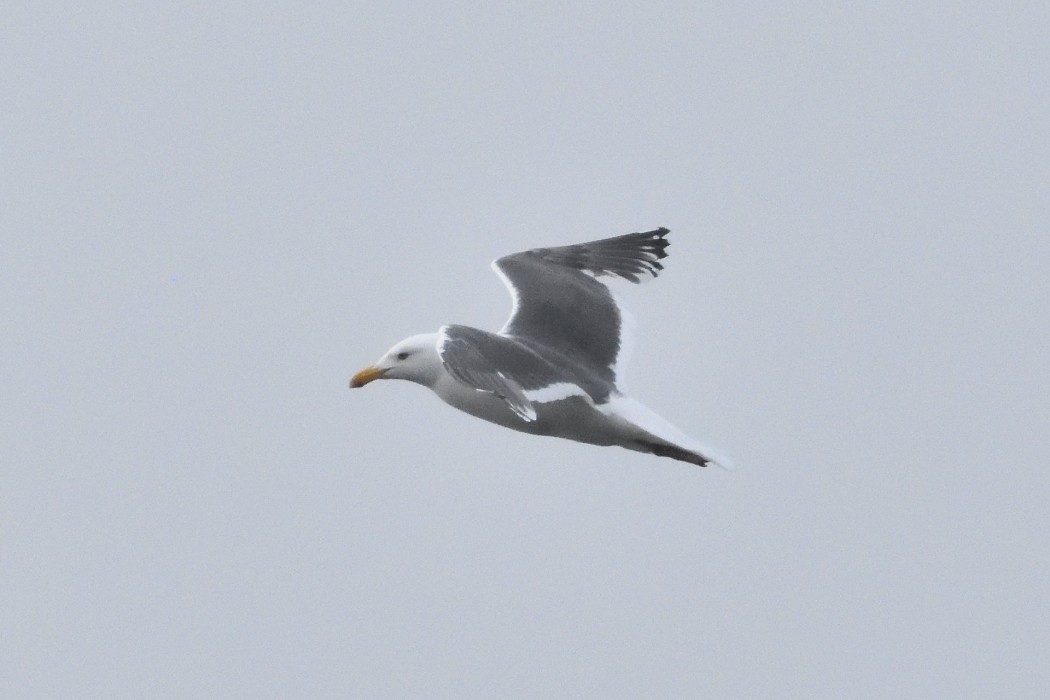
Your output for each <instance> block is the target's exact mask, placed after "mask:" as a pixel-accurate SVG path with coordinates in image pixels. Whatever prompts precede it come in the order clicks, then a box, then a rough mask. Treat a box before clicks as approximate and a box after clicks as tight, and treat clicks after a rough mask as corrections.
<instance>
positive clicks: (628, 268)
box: [350, 228, 730, 468]
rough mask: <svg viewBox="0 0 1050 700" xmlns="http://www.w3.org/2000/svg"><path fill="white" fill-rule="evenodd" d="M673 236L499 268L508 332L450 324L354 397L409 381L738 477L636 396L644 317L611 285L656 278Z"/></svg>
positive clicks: (498, 418)
mask: <svg viewBox="0 0 1050 700" xmlns="http://www.w3.org/2000/svg"><path fill="white" fill-rule="evenodd" d="M668 233H669V231H668V230H667V229H666V228H659V229H656V230H655V231H647V232H645V233H629V234H627V235H624V236H616V237H613V238H606V239H603V240H600V241H592V242H590V243H581V244H578V245H569V246H561V247H557V248H535V249H533V250H526V251H524V252H521V253H514V254H513V255H507V256H505V257H502V258H499V259H498V260H495V261H494V262H493V263H492V268H493V270H495V271H496V274H498V275H499V276H500V278H502V280H503V282H504V284H506V285H507V288H508V289H509V290H510V295H511V298H512V299H513V303H514V307H513V309H512V310H511V314H510V318H509V319H508V320H507V322H506V323H505V324H504V325H503V328H501V329H500V330H499V331H498V332H496V333H489V332H488V331H482V330H478V329H477V328H471V327H469V326H459V325H448V326H442V327H441V328H439V329H438V331H437V333H424V334H421V335H414V336H412V337H410V338H406V339H405V340H402V341H401V342H400V343H398V344H397V345H395V346H394V347H392V348H390V350H388V351H387V352H386V354H385V355H383V356H382V357H381V358H379V360H378V361H377V362H376V363H375V364H374V365H372V366H371V367H368V368H366V369H363V370H361V371H360V372H358V373H357V374H355V375H354V376H353V378H352V379H351V380H350V387H351V388H357V387H362V386H364V385H365V384H368V383H369V382H371V381H373V380H375V379H406V380H408V381H410V382H416V383H417V384H422V385H423V386H425V387H428V388H429V389H431V390H432V391H433V392H434V393H435V394H437V395H438V396H439V397H440V398H441V399H442V400H443V401H444V402H445V403H447V404H449V405H451V406H453V407H455V408H458V409H459V410H461V411H465V412H466V413H469V414H470V415H472V416H476V417H478V418H483V419H484V420H487V421H491V422H493V423H496V424H498V425H502V426H505V427H507V428H513V429H514V430H520V431H522V432H525V433H532V434H534V435H551V436H554V437H561V438H567V439H569V440H576V441H578V442H586V443H590V444H593V445H619V446H620V447H625V448H627V449H629V450H637V451H638V452H648V453H652V454H655V455H658V456H660V457H670V458H672V459H677V460H681V461H683V462H690V463H692V464H698V465H700V466H701V467H703V466H707V465H708V464H711V463H715V464H718V465H721V466H724V467H727V468H728V467H729V466H730V463H729V460H728V459H727V458H726V457H724V456H722V455H720V454H719V453H718V452H717V451H715V450H712V449H710V448H708V447H705V446H703V445H701V444H700V443H698V442H697V441H695V440H693V439H692V438H690V437H688V436H687V435H686V434H685V433H683V432H682V431H681V430H679V429H678V428H676V427H674V426H673V425H671V424H670V423H669V422H667V421H666V420H664V419H663V418H661V417H660V416H658V415H657V414H656V413H654V412H653V411H651V410H650V409H649V408H647V407H646V406H644V405H643V404H641V403H639V402H638V401H635V400H634V399H632V398H630V397H629V396H627V395H626V392H625V390H624V386H623V371H624V365H625V363H626V360H627V355H628V354H629V352H630V345H631V333H630V331H631V326H632V318H631V316H630V314H629V313H628V311H627V310H626V309H625V308H624V306H623V305H622V304H621V303H620V300H619V298H618V297H617V296H616V294H615V293H614V292H613V291H612V290H611V289H610V288H609V287H608V286H607V284H606V283H607V281H608V280H610V279H613V278H622V279H625V280H627V281H629V282H633V283H638V282H641V281H644V280H646V279H651V278H653V277H656V275H657V274H658V273H659V271H660V270H662V269H663V265H661V264H660V262H659V260H660V259H662V258H665V257H667V252H666V250H665V249H666V248H667V246H668V245H669V241H668V240H667V239H666V236H667V234H668Z"/></svg>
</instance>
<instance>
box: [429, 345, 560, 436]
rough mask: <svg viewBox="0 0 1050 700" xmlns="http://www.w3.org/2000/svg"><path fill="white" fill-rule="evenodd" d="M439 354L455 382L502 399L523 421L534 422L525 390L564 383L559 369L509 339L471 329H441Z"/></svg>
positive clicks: (534, 414)
mask: <svg viewBox="0 0 1050 700" xmlns="http://www.w3.org/2000/svg"><path fill="white" fill-rule="evenodd" d="M438 334H439V340H438V355H439V356H440V357H441V362H442V363H443V364H444V365H445V369H446V370H448V373H449V374H451V375H452V377H453V378H455V379H456V380H457V381H459V382H462V383H463V384H466V385H467V386H469V387H472V388H474V389H477V390H478V391H485V392H488V393H491V394H495V395H496V396H498V397H499V398H501V399H503V400H504V401H505V402H506V403H507V405H508V406H510V408H511V410H512V411H514V413H516V414H517V415H518V416H520V417H521V418H522V420H526V421H534V420H536V409H535V408H534V407H533V405H532V402H531V401H529V399H528V397H527V396H526V395H525V392H526V391H529V390H535V389H542V388H545V387H548V386H551V385H553V384H557V383H559V382H562V381H565V380H566V378H565V377H564V376H563V373H562V372H560V371H559V369H558V367H556V366H555V365H553V364H551V363H550V362H548V361H547V360H545V359H543V358H542V357H540V356H539V355H537V354H536V353H534V352H532V351H531V350H529V349H528V348H527V347H525V346H523V345H521V344H520V343H518V342H516V341H515V340H513V339H511V338H505V337H503V336H500V335H496V334H495V333H488V332H486V331H482V330H478V329H477V328H470V327H469V326H456V325H452V326H442V327H441V329H440V330H439V331H438Z"/></svg>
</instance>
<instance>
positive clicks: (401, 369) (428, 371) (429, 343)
mask: <svg viewBox="0 0 1050 700" xmlns="http://www.w3.org/2000/svg"><path fill="white" fill-rule="evenodd" d="M440 371H441V358H440V357H438V353H437V333H422V334H420V335H414V336H412V337H411V338H405V339H404V340H402V341H401V342H400V343H398V344H397V345H395V346H394V347H392V348H390V349H389V350H387V351H386V354H384V355H383V356H382V357H380V358H379V359H378V360H376V363H375V364H374V365H372V366H371V367H366V368H365V369H363V370H361V371H360V372H358V373H357V374H355V375H354V376H353V378H352V379H351V380H350V388H351V389H356V388H357V387H362V386H364V385H365V384H368V383H369V382H371V381H374V380H376V379H407V380H408V381H410V382H416V383H417V384H422V385H423V386H431V385H432V384H433V383H434V381H436V380H437V378H438V375H439V373H440Z"/></svg>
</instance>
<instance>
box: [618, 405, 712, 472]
mask: <svg viewBox="0 0 1050 700" xmlns="http://www.w3.org/2000/svg"><path fill="white" fill-rule="evenodd" d="M597 408H598V409H599V410H600V411H602V412H603V413H605V414H606V415H608V416H610V417H612V418H615V419H620V420H621V421H623V422H624V423H626V424H627V426H626V427H627V430H626V432H627V435H625V437H626V438H627V439H626V440H625V442H623V443H621V445H622V446H623V447H626V448H627V449H629V450H637V451H638V452H649V453H652V454H654V455H657V456H658V457H670V458H671V459H677V460H679V461H682V462H689V463H691V464H696V465H698V466H701V467H706V466H707V465H708V464H717V465H718V466H720V467H722V468H723V469H732V468H733V462H732V460H730V459H729V457H728V456H727V455H725V454H723V453H722V452H720V451H718V450H716V449H713V448H711V447H707V446H706V445H703V444H701V443H699V442H697V441H696V440H694V439H693V438H691V437H689V436H688V435H686V434H685V433H683V432H682V431H681V430H679V429H678V428H676V427H675V426H674V425H672V424H671V423H669V422H668V421H667V420H665V419H664V418H663V417H661V416H660V415H659V414H657V413H656V412H655V411H653V410H652V409H650V408H649V407H648V406H646V405H645V404H643V403H640V402H638V401H635V400H634V399H632V398H629V397H627V396H618V397H616V398H613V399H611V400H610V401H609V402H608V403H606V404H603V405H600V406H597Z"/></svg>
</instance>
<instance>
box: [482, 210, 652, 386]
mask: <svg viewBox="0 0 1050 700" xmlns="http://www.w3.org/2000/svg"><path fill="white" fill-rule="evenodd" d="M668 233H670V231H668V230H667V229H666V228H659V229H656V230H654V231H647V232H645V233H629V234H627V235H624V236H616V237H614V238H606V239H603V240H600V241H592V242H590V243H581V244H578V245H570V246H561V247H558V248H536V249H534V250H527V251H524V252H522V253H514V254H513V255H507V256H505V257H502V258H500V259H498V260H496V261H495V263H493V265H494V267H495V269H496V271H497V272H499V273H500V274H501V276H502V277H503V279H504V282H506V284H507V286H508V287H509V288H510V292H511V295H512V296H513V297H514V310H513V311H512V312H511V317H510V319H508V320H507V323H506V324H505V325H504V326H503V328H502V329H501V330H500V333H501V334H503V335H508V336H513V337H520V338H522V339H523V340H524V341H525V342H528V343H530V344H533V345H538V346H542V347H544V348H550V349H552V350H554V351H556V352H557V353H559V354H561V355H562V356H564V357H566V358H568V359H570V360H572V361H574V362H577V363H579V364H581V365H583V366H585V367H587V369H588V370H589V371H591V372H593V373H594V374H595V375H596V376H597V377H598V378H600V379H601V380H603V381H606V382H609V383H610V384H614V383H615V382H616V377H615V375H614V369H613V368H614V366H615V365H616V360H617V358H618V357H619V354H620V347H621V342H620V341H621V338H620V335H621V326H622V320H623V316H624V314H623V313H621V310H620V308H619V307H618V305H617V303H616V299H615V297H614V296H613V295H612V293H611V292H610V291H609V289H608V287H606V286H605V284H603V283H602V282H600V281H598V278H600V277H604V276H612V277H621V278H623V279H625V280H628V281H630V282H635V283H637V282H640V281H642V280H643V279H645V278H651V277H656V276H657V274H659V271H660V270H662V269H663V265H661V264H660V262H659V260H660V259H661V258H665V257H667V253H666V252H665V250H664V249H665V248H666V247H667V246H668V245H669V244H670V242H669V241H667V240H666V239H665V236H666V235H667V234H668Z"/></svg>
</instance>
